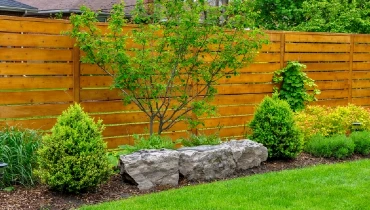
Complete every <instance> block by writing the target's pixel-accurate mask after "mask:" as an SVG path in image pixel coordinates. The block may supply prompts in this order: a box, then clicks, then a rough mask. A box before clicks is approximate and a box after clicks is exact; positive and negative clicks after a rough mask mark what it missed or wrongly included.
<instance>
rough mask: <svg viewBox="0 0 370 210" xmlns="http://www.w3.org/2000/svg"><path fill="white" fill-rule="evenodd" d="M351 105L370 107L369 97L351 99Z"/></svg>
mask: <svg viewBox="0 0 370 210" xmlns="http://www.w3.org/2000/svg"><path fill="white" fill-rule="evenodd" d="M352 104H355V105H357V106H369V105H370V97H367V98H353V99H352Z"/></svg>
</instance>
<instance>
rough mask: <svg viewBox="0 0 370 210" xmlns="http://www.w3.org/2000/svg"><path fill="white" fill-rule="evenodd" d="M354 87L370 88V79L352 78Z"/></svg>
mask: <svg viewBox="0 0 370 210" xmlns="http://www.w3.org/2000/svg"><path fill="white" fill-rule="evenodd" d="M352 88H370V80H352Z"/></svg>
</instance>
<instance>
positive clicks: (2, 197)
mask: <svg viewBox="0 0 370 210" xmlns="http://www.w3.org/2000/svg"><path fill="white" fill-rule="evenodd" d="M365 158H370V155H367V156H360V155H354V156H353V157H351V158H347V159H344V160H336V159H327V158H316V157H313V156H311V155H309V154H305V153H302V154H301V155H300V156H299V157H297V159H294V160H270V161H267V162H264V163H262V164H261V166H259V167H255V168H252V169H248V170H245V171H240V172H238V173H235V174H234V175H233V176H232V177H230V179H231V178H236V177H242V176H250V175H253V174H261V173H267V172H271V171H281V170H286V169H293V168H303V167H307V166H312V165H318V164H331V163H339V162H348V161H353V160H360V159H365ZM200 183H204V182H188V181H187V180H185V179H180V182H179V186H178V187H163V186H162V187H158V188H156V189H154V190H151V191H146V192H141V191H139V190H138V189H137V187H136V186H133V185H129V184H127V183H124V182H122V179H121V177H120V176H119V175H114V176H112V177H111V179H110V180H109V181H108V182H107V183H105V184H103V185H102V186H101V187H100V188H98V189H97V190H96V191H94V192H88V193H84V194H79V195H66V194H61V193H56V192H52V191H50V190H48V188H47V187H46V186H44V185H37V186H35V187H33V188H25V187H21V186H16V190H14V191H13V192H4V191H0V205H1V207H2V208H3V207H5V209H74V208H78V207H79V206H82V205H84V204H96V203H100V202H104V201H111V200H119V199H123V198H128V197H131V196H134V195H139V194H147V193H153V192H159V191H163V190H168V189H171V188H180V187H183V186H187V185H196V184H200Z"/></svg>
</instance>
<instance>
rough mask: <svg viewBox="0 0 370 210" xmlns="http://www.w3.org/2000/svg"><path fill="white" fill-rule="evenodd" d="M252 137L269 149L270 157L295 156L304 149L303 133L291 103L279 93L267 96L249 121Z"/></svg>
mask: <svg viewBox="0 0 370 210" xmlns="http://www.w3.org/2000/svg"><path fill="white" fill-rule="evenodd" d="M249 127H250V128H251V129H252V135H251V136H250V138H251V139H252V140H254V141H256V142H259V143H262V144H263V145H264V146H265V147H267V149H268V154H269V157H270V158H295V157H296V156H297V155H298V154H299V153H300V152H301V151H302V149H303V135H302V133H301V131H300V130H299V129H298V127H297V126H296V123H295V120H294V118H293V111H292V109H291V108H290V106H289V104H288V103H287V102H286V101H284V100H281V99H279V98H278V95H277V94H274V95H273V96H272V98H271V97H268V96H267V97H265V98H264V99H263V101H262V102H261V103H260V105H259V106H258V107H257V109H256V112H255V113H254V117H253V120H252V121H251V122H250V123H249Z"/></svg>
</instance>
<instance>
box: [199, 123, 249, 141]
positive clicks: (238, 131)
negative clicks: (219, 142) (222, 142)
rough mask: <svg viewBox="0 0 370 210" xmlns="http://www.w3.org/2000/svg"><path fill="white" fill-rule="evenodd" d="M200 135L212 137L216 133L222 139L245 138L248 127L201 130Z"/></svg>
mask: <svg viewBox="0 0 370 210" xmlns="http://www.w3.org/2000/svg"><path fill="white" fill-rule="evenodd" d="M199 133H202V134H206V135H212V134H215V133H218V134H219V136H220V137H226V138H227V137H229V138H228V139H229V140H230V138H231V139H232V137H235V136H237V137H241V138H243V137H244V136H245V134H246V127H245V126H238V127H228V128H222V129H221V130H219V129H218V128H213V129H204V130H199Z"/></svg>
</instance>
